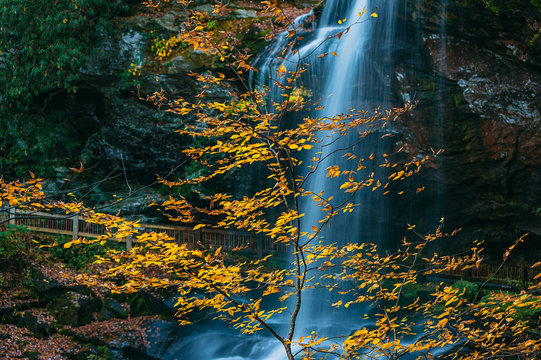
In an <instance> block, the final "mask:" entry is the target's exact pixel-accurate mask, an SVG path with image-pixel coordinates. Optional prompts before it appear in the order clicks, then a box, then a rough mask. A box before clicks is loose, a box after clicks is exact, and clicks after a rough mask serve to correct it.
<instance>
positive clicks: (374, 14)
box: [370, 12, 378, 18]
mask: <svg viewBox="0 0 541 360" xmlns="http://www.w3.org/2000/svg"><path fill="white" fill-rule="evenodd" d="M370 16H372V17H373V18H377V17H378V14H376V13H375V12H373V13H372V14H370Z"/></svg>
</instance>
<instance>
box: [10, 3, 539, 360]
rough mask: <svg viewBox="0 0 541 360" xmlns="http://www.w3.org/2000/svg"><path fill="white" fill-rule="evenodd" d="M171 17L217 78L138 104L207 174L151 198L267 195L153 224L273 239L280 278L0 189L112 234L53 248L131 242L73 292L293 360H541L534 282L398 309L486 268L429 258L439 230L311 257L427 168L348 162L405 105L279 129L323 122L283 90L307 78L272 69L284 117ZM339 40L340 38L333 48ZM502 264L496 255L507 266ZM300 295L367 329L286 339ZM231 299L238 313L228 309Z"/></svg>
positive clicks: (242, 66)
mask: <svg viewBox="0 0 541 360" xmlns="http://www.w3.org/2000/svg"><path fill="white" fill-rule="evenodd" d="M179 3H181V4H182V5H183V6H185V10H186V12H187V14H188V21H187V22H186V24H185V27H184V30H183V31H182V32H181V33H180V34H179V35H178V39H179V42H180V41H181V42H183V43H186V44H188V45H189V46H190V47H192V48H193V49H194V50H198V51H199V52H203V53H204V54H206V55H207V56H214V57H216V58H217V59H218V60H219V61H220V62H221V63H222V64H223V68H224V69H227V72H226V71H223V73H222V72H215V73H211V72H206V73H204V74H192V75H193V77H194V78H195V79H196V80H197V81H198V82H199V83H200V85H201V92H200V93H199V94H197V96H195V97H194V99H192V100H189V99H184V98H180V99H168V98H166V96H165V94H164V93H163V92H161V93H155V94H152V95H150V96H149V97H148V100H149V101H151V102H153V103H154V104H156V105H157V106H158V107H159V108H160V109H161V110H162V111H169V112H171V113H174V114H177V115H178V116H190V117H191V118H192V119H193V121H192V123H190V124H189V125H187V126H185V127H184V128H182V129H180V130H179V131H178V132H179V133H180V134H182V135H186V136H191V137H193V138H194V139H199V140H201V139H204V141H194V144H203V145H201V146H199V147H193V148H191V149H188V150H186V151H185V152H184V153H185V154H186V155H187V156H188V157H189V158H190V159H191V161H193V162H196V163H199V164H201V165H202V166H204V167H205V168H206V169H207V172H206V173H204V174H201V175H200V176H197V177H194V178H190V179H178V180H176V181H171V180H166V179H162V180H161V182H162V183H163V184H164V185H167V186H169V187H171V188H176V187H180V186H195V185H198V184H202V183H205V182H208V181H213V179H215V178H217V177H220V176H223V174H226V173H230V172H235V171H239V169H243V170H244V169H247V168H250V167H256V168H257V169H258V172H259V173H260V174H264V175H265V176H266V178H267V180H266V181H265V182H264V183H265V185H264V186H262V187H261V188H260V189H257V190H256V191H254V192H253V193H252V194H244V195H243V196H241V197H238V196H234V195H232V194H227V193H216V194H212V195H202V196H204V197H205V201H206V204H207V206H200V205H199V206H196V205H193V204H191V203H190V202H189V201H188V200H187V199H185V198H183V197H170V198H169V199H167V200H165V201H164V202H163V203H162V204H159V208H160V209H161V211H163V213H164V214H165V215H166V216H168V217H169V219H170V220H171V221H180V222H185V223H190V224H194V223H196V222H198V221H199V220H200V219H205V222H203V223H201V224H198V225H196V226H195V228H200V227H202V226H208V227H216V228H222V229H231V230H235V231H237V230H241V231H248V232H252V233H255V234H258V236H264V237H267V238H271V239H273V241H276V242H280V243H283V244H285V245H287V247H288V249H289V251H290V253H291V262H290V263H289V264H287V266H286V267H285V268H284V269H269V267H267V266H265V262H266V260H267V258H265V259H261V260H246V261H245V262H241V263H236V264H229V263H228V262H227V261H226V258H225V254H224V252H223V251H222V250H221V249H220V248H208V247H206V246H205V244H199V246H198V247H197V248H193V247H189V246H188V245H187V244H179V243H176V242H174V241H173V239H172V238H170V237H169V236H167V234H165V233H139V232H138V229H137V227H138V223H137V222H130V221H126V220H125V219H123V218H121V217H120V216H113V215H108V214H102V213H99V212H97V211H95V210H93V209H90V208H86V207H85V206H84V205H83V204H82V203H78V202H72V203H65V202H57V201H54V200H51V199H49V198H48V197H47V196H46V194H44V193H43V191H42V190H41V188H42V184H43V180H41V179H34V178H32V179H31V180H29V181H28V182H5V181H3V180H0V201H1V205H3V206H5V205H7V206H10V207H13V206H17V207H21V208H23V209H26V210H28V211H35V210H39V211H44V210H45V211H61V212H63V213H65V214H67V215H70V214H80V216H82V217H83V218H84V219H85V221H88V222H94V223H100V224H105V225H107V227H108V229H110V231H109V233H108V234H107V235H104V236H101V237H98V238H97V239H78V240H74V241H73V242H70V243H68V244H66V245H65V246H66V247H70V246H75V245H84V244H87V243H93V242H99V243H102V244H105V242H106V241H107V239H110V238H115V239H121V238H125V237H127V236H133V237H134V247H133V249H132V250H131V251H115V250H111V251H110V252H109V253H108V255H107V256H105V257H100V258H98V259H97V260H96V261H97V262H98V263H103V264H106V265H107V266H106V267H105V270H104V271H102V272H101V273H100V274H94V275H92V274H91V275H85V276H84V277H83V276H81V277H80V278H78V281H79V282H81V283H86V284H94V285H95V284H97V283H99V284H100V285H101V286H104V287H106V288H108V289H110V290H111V291H114V292H135V291H138V290H139V289H142V288H149V287H152V288H173V289H175V290H176V291H177V292H178V294H179V295H180V296H179V298H178V302H177V304H176V307H177V310H178V313H177V315H178V319H179V322H180V323H182V324H188V323H189V322H190V312H191V311H193V310H196V309H197V310H200V309H206V310H207V311H212V312H213V313H215V314H216V317H218V318H220V319H223V320H225V321H227V322H229V323H230V324H232V326H233V327H234V328H235V329H238V330H239V331H241V332H243V333H246V334H252V333H254V332H256V331H267V332H269V333H270V334H272V336H274V337H275V338H276V340H277V341H278V342H279V343H281V344H282V346H283V349H284V354H285V356H287V358H288V359H290V360H292V359H313V358H316V357H317V356H322V355H325V356H327V358H341V359H359V358H362V359H372V358H374V359H375V358H387V359H398V358H401V357H403V356H406V355H408V354H414V355H415V356H418V357H419V358H431V357H432V355H431V352H432V351H434V350H435V349H441V348H444V347H447V348H448V349H449V348H452V349H453V350H452V351H451V352H449V353H448V354H447V356H449V357H451V358H456V359H489V358H524V359H534V358H536V357H538V356H539V355H540V354H541V341H540V334H539V329H538V325H539V323H538V322H536V320H535V316H533V317H532V316H526V315H525V310H526V309H527V310H528V311H530V312H531V313H537V314H539V312H540V311H541V296H540V293H541V283H540V281H539V276H537V277H536V278H535V279H531V282H530V283H529V287H528V288H527V289H524V290H523V291H521V292H518V293H512V292H492V293H490V294H489V295H488V296H485V297H483V298H482V299H481V289H480V290H479V293H478V294H476V296H474V297H473V298H472V299H467V298H466V297H465V296H464V290H462V289H460V288H455V287H453V286H451V285H449V284H444V283H441V284H435V285H434V287H433V288H431V290H430V294H429V296H428V298H425V299H420V298H419V297H417V298H415V299H413V300H411V301H409V300H407V299H405V298H404V292H405V289H407V288H408V287H411V286H413V285H415V284H420V283H422V282H423V281H424V279H425V278H426V277H427V276H433V275H437V274H438V273H442V272H448V271H466V270H468V269H472V268H475V267H478V266H479V265H480V264H481V263H482V261H483V257H482V248H481V246H480V245H478V244H474V245H473V246H472V248H471V251H470V252H469V253H467V254H461V255H457V256H449V255H446V256H442V255H438V254H436V253H433V252H428V251H427V250H428V248H430V246H431V245H433V244H434V243H437V242H438V241H443V240H444V239H448V238H451V237H452V236H454V235H455V232H454V231H452V232H450V233H446V232H445V231H444V229H443V225H444V222H443V219H442V221H441V222H440V223H439V224H436V226H437V228H436V229H435V231H434V232H433V233H430V234H420V233H418V232H417V231H416V228H415V226H410V229H409V234H410V235H409V236H408V237H406V238H404V239H403V242H402V246H401V247H400V249H399V250H397V251H395V252H394V253H390V254H389V253H385V252H384V251H382V249H379V248H378V247H377V246H376V245H374V244H368V243H362V244H360V243H350V244H346V245H343V246H341V245H337V243H333V242H331V243H330V244H329V243H328V242H324V241H323V239H322V231H323V229H324V228H325V227H326V226H327V225H328V224H329V223H331V222H332V221H333V218H335V217H336V216H337V215H339V214H344V213H345V214H349V213H355V209H356V208H357V207H358V206H359V204H356V203H355V201H354V195H355V194H356V193H357V192H360V191H380V192H381V195H382V196H384V195H385V194H387V193H389V192H391V191H392V190H391V189H393V187H392V186H391V183H392V182H397V181H401V180H403V179H405V178H407V177H410V176H414V175H415V174H416V173H418V172H419V171H420V169H421V168H422V166H423V164H424V163H425V162H426V161H427V160H428V159H429V156H422V157H415V158H411V159H410V160H405V161H400V162H398V161H396V160H393V159H398V158H399V157H397V156H396V154H384V155H383V156H382V157H378V158H376V157H375V156H373V155H370V156H367V157H366V158H363V157H361V156H359V155H358V154H356V153H355V149H356V148H357V146H358V144H359V143H360V142H362V141H363V139H364V138H366V137H367V136H368V135H371V136H374V135H376V136H389V133H388V132H386V129H387V127H388V125H389V123H390V122H392V121H394V120H396V119H397V118H398V117H400V116H401V115H402V114H404V113H405V112H407V111H408V110H409V109H410V107H411V106H412V105H411V104H407V105H406V106H405V107H403V108H395V109H385V110H381V109H376V110H370V111H365V110H355V109H352V111H350V112H348V113H344V114H340V115H336V116H334V117H330V118H318V117H311V116H305V117H304V118H303V119H302V120H301V121H299V122H298V123H297V124H294V125H291V124H286V123H285V121H286V120H285V119H286V116H287V114H289V113H291V112H300V111H301V110H305V109H307V108H312V109H314V108H317V107H318V106H320V105H319V102H320V99H312V98H311V97H310V96H307V95H306V94H303V92H302V91H299V88H298V87H296V86H295V83H296V82H295V80H296V79H297V78H298V77H300V76H301V75H302V73H303V71H304V69H303V65H302V59H299V63H298V64H297V67H296V68H295V69H294V70H293V71H290V70H287V69H285V68H283V67H279V68H277V69H275V71H276V73H277V74H278V75H279V77H281V78H282V79H284V80H285V81H283V82H281V83H277V84H276V86H278V87H280V88H281V91H282V94H283V95H284V96H283V97H282V99H281V101H277V100H275V99H274V100H272V99H269V97H268V96H267V95H268V94H267V92H266V90H268V89H262V90H256V89H253V88H251V87H250V86H249V85H248V83H247V80H246V74H247V73H249V72H250V71H257V70H258V69H255V68H253V67H252V65H251V61H250V60H251V59H250V56H249V55H247V54H246V53H245V52H243V51H242V50H241V49H239V48H238V44H237V43H236V42H235V37H234V36H233V35H232V34H227V32H225V31H219V30H216V29H215V27H212V26H208V22H209V21H210V19H211V14H208V13H204V12H201V11H197V10H195V9H193V8H192V7H190V2H189V1H183V0H179ZM262 4H263V5H262V10H261V13H260V15H261V16H271V17H274V19H275V23H280V24H281V25H282V26H284V28H285V29H290V30H289V31H291V32H292V34H291V36H290V39H291V40H290V44H289V45H288V47H290V48H291V47H294V45H295V42H296V41H298V37H297V36H296V34H295V29H294V28H291V27H290V26H289V24H291V22H290V19H287V18H286V17H285V16H284V15H283V12H282V11H281V9H280V7H279V6H278V5H277V2H276V1H274V2H269V1H264V2H263V3H262ZM148 5H149V6H156V5H157V4H152V3H150V4H148ZM213 9H214V10H213V11H214V14H213V15H212V19H213V21H216V19H220V15H222V14H226V13H227V11H228V8H227V5H226V4H225V3H218V4H216V5H215V6H214V7H213ZM361 16H368V15H365V14H361ZM353 26H354V25H353ZM341 36H345V35H344V34H342V33H341V34H340V37H341ZM225 73H227V74H229V75H227V76H226V75H225ZM217 87H220V88H223V89H224V90H225V91H227V92H228V93H229V95H230V100H228V101H224V102H216V101H208V100H206V91H207V90H208V89H210V88H217ZM269 109H270V110H269ZM322 134H325V136H322ZM346 136H350V137H351V136H354V138H355V139H356V140H355V141H353V142H352V143H349V144H348V145H347V146H342V147H340V149H339V150H334V151H333V153H332V154H329V153H328V152H325V149H326V148H327V147H328V144H329V143H330V142H334V141H338V139H341V138H344V137H346ZM314 149H316V150H320V151H314ZM307 154H310V156H308V155H307ZM330 156H334V157H335V158H336V157H342V158H344V159H347V161H348V162H349V163H350V164H351V165H350V166H348V167H347V168H341V167H339V165H337V164H334V165H331V166H326V167H325V168H323V167H324V165H322V164H324V162H325V161H326V160H327V159H328V158H329V157H330ZM401 158H402V159H403V158H404V157H401ZM374 168H380V169H383V170H385V171H384V172H383V174H384V175H381V174H380V172H377V171H367V169H374ZM321 171H324V172H325V174H326V176H327V178H334V179H338V180H339V185H338V188H339V189H340V190H341V191H342V192H343V193H344V196H345V197H344V199H345V200H336V199H334V198H333V197H331V196H328V195H326V194H324V193H322V192H319V193H317V192H314V191H312V190H310V189H309V187H308V186H307V184H308V183H309V181H310V179H311V178H313V177H314V176H315V175H314V174H316V173H317V172H321ZM415 191H416V190H415V189H414V190H413V192H415ZM306 202H313V203H314V206H313V208H314V209H318V210H317V211H320V212H321V217H320V220H319V221H317V222H316V223H313V224H311V223H310V224H306V223H305V222H306V221H305V218H304V214H303V213H302V210H301V205H300V204H301V203H306ZM314 211H316V210H314ZM346 216H347V215H346ZM519 241H522V239H519ZM51 245H54V244H51ZM239 250H241V249H239ZM510 250H512V249H510ZM510 250H509V251H510ZM508 255H509V252H508V253H506V254H505V257H504V262H505V261H506V260H507V257H508ZM425 264H428V266H426V265H425ZM539 265H540V263H537V264H534V265H533V266H532V267H537V266H539ZM344 281H348V282H349V283H351V284H354V286H352V287H350V288H347V289H344V288H342V287H341V283H343V282H344ZM312 288H325V289H327V290H328V291H330V292H336V293H338V294H339V295H340V298H341V299H342V300H339V301H337V302H335V303H333V304H330V306H332V307H338V308H342V310H341V311H345V312H347V311H348V309H350V307H354V306H355V305H356V304H366V305H370V306H371V309H372V312H373V315H371V316H372V318H373V320H374V321H373V322H374V324H375V326H370V327H360V328H358V329H351V333H348V334H343V335H344V336H343V338H341V339H340V340H338V341H337V340H336V339H334V341H329V339H327V338H326V337H325V334H316V333H307V334H299V332H298V329H297V327H296V326H297V320H298V315H299V311H300V309H301V307H302V306H303V305H302V299H303V296H304V292H305V291H306V290H309V289H312ZM254 290H258V291H257V292H256V291H254ZM195 294H198V296H195ZM256 294H259V295H256ZM272 294H275V295H274V296H276V294H277V295H279V296H278V298H279V301H278V302H276V303H275V306H274V307H271V308H268V307H263V306H262V305H261V304H262V300H263V298H265V297H267V296H270V295H272ZM201 295H204V296H201ZM241 298H242V299H249V300H242V301H241V300H239V299H241ZM276 314H287V316H288V317H289V324H290V325H289V327H288V329H287V331H286V332H285V333H281V332H280V331H279V330H278V329H277V328H275V327H273V325H271V322H269V319H270V318H271V317H273V316H275V315H276ZM404 339H408V340H404ZM318 358H319V357H318Z"/></svg>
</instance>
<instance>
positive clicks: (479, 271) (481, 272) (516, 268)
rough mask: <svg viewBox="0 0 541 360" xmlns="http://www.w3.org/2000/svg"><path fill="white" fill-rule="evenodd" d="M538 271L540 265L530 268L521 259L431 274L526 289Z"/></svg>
mask: <svg viewBox="0 0 541 360" xmlns="http://www.w3.org/2000/svg"><path fill="white" fill-rule="evenodd" d="M425 267H426V268H429V267H430V264H429V263H425ZM540 273H541V267H537V268H533V269H532V268H531V267H530V265H528V264H526V263H524V262H523V261H521V262H520V263H519V264H509V263H504V264H503V265H502V263H501V262H500V263H497V262H491V261H484V262H482V263H481V264H479V266H478V267H474V268H471V269H468V270H465V271H460V270H455V271H443V272H434V273H433V275H434V276H437V277H443V278H449V279H454V280H459V279H461V280H467V281H476V282H484V281H488V282H489V283H490V284H496V285H507V286H509V287H514V288H520V289H526V288H527V287H528V286H529V284H530V283H531V282H533V281H535V280H534V279H535V278H536V276H538V275H539V274H540Z"/></svg>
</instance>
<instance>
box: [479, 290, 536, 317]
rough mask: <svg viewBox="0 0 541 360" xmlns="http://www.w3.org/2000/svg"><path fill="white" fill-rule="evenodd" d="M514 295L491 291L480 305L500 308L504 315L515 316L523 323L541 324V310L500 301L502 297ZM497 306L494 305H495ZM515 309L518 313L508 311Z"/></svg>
mask: <svg viewBox="0 0 541 360" xmlns="http://www.w3.org/2000/svg"><path fill="white" fill-rule="evenodd" d="M505 295H513V293H512V292H509V291H491V292H489V293H488V294H486V295H484V296H483V297H482V298H481V300H480V301H479V303H480V304H491V305H490V308H498V309H499V310H500V311H501V312H503V313H508V314H513V317H514V318H515V319H516V320H522V321H534V322H536V323H539V322H541V309H537V308H533V307H528V306H517V304H515V303H513V302H512V301H498V300H495V299H498V298H499V297H501V296H505ZM494 303H495V304H496V305H493V304H494ZM511 308H513V309H514V310H516V311H513V312H510V311H507V310H508V309H511Z"/></svg>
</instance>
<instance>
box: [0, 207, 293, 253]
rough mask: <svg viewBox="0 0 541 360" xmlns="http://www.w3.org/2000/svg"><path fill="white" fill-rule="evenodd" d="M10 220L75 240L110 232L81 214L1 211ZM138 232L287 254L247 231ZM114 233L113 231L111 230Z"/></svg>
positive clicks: (149, 228)
mask: <svg viewBox="0 0 541 360" xmlns="http://www.w3.org/2000/svg"><path fill="white" fill-rule="evenodd" d="M2 220H4V221H6V220H9V223H10V224H13V225H24V226H25V227H26V228H27V229H29V230H31V231H37V232H45V233H52V234H64V235H71V236H72V238H73V239H77V238H79V237H89V238H91V237H97V236H99V235H106V234H107V233H108V229H107V228H106V227H105V226H104V225H101V224H94V223H87V222H85V221H84V220H83V219H81V218H80V217H79V216H78V215H55V214H49V213H42V212H23V211H19V210H17V209H15V208H10V209H4V210H1V209H0V221H2ZM138 232H139V233H149V232H157V233H166V234H167V235H169V236H170V237H172V238H173V239H174V240H175V241H176V242H178V243H180V244H188V245H190V246H193V247H196V246H198V245H199V244H201V245H203V246H204V247H206V248H212V249H217V248H219V247H222V249H223V250H226V251H230V250H233V249H241V251H242V252H251V253H255V254H257V255H258V256H259V257H260V258H261V257H263V256H264V255H267V254H275V255H280V254H285V253H286V252H287V249H286V246H285V245H284V244H281V243H275V242H273V241H272V240H271V239H266V238H264V237H262V236H258V235H256V234H253V233H248V232H233V231H227V230H220V229H209V228H203V229H198V230H193V229H192V228H190V227H183V226H169V225H155V224H141V225H140V227H139V228H138ZM110 233H114V231H110ZM116 240H120V241H123V242H125V243H126V248H128V249H130V248H131V246H132V240H131V239H130V238H128V239H116Z"/></svg>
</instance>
